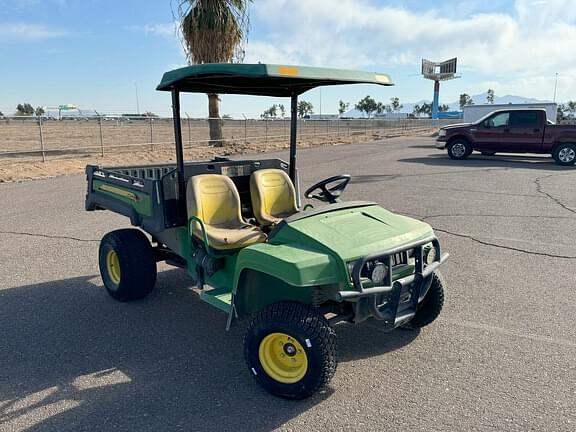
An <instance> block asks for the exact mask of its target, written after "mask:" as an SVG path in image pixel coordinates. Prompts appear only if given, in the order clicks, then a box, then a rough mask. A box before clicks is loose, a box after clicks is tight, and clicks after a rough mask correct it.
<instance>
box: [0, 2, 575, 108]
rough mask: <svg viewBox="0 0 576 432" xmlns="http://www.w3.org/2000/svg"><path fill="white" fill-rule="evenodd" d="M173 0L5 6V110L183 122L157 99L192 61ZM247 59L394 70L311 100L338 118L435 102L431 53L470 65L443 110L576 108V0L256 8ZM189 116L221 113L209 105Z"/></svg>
mask: <svg viewBox="0 0 576 432" xmlns="http://www.w3.org/2000/svg"><path fill="white" fill-rule="evenodd" d="M170 3H171V2H170V0H165V1H162V0H149V1H142V0H140V1H135V0H122V1H118V0H116V1H112V0H0V41H1V43H0V58H1V59H2V60H1V63H0V65H1V66H0V71H1V76H2V82H1V83H0V110H1V111H3V112H4V113H5V114H11V113H12V112H13V111H14V108H15V106H16V104H17V103H19V102H29V103H31V104H33V105H35V106H37V105H41V106H55V105H58V104H64V103H72V104H75V105H77V106H79V107H81V108H83V109H97V110H99V111H104V112H135V111H136V88H137V89H138V96H139V102H140V103H139V105H140V111H145V110H150V111H154V112H157V113H159V114H168V113H169V112H170V100H169V95H168V94H165V93H160V92H156V91H155V90H154V88H155V86H156V85H157V83H158V82H159V80H160V78H161V76H162V73H163V72H164V71H166V70H168V69H172V68H175V67H179V66H182V65H185V63H186V59H185V57H184V55H183V51H182V48H181V46H180V43H179V41H178V39H177V37H176V34H175V30H174V20H173V16H172V11H171V4H170ZM250 15H251V31H250V36H249V42H248V46H247V49H246V62H257V61H261V62H263V63H265V62H269V63H289V64H308V65H316V66H332V67H341V68H352V69H364V70H373V71H379V72H385V73H388V74H390V75H391V76H392V78H393V80H394V81H395V83H396V86H395V87H392V88H379V87H374V86H346V87H338V88H326V89H324V90H323V91H322V94H320V91H319V90H313V91H311V92H309V93H307V94H306V95H304V96H303V98H304V99H307V100H310V101H311V102H312V103H313V104H314V106H315V111H316V112H318V111H319V105H320V99H321V100H322V111H323V112H324V113H329V112H332V113H333V112H335V111H336V109H337V103H338V100H339V99H343V100H344V101H347V102H351V104H352V105H353V104H354V103H355V102H357V101H358V100H359V99H361V98H362V97H364V96H365V95H367V94H370V95H372V96H373V97H375V98H376V99H377V100H379V101H382V102H385V103H386V102H388V101H389V99H390V98H391V97H393V96H398V97H399V98H400V99H401V101H405V102H416V101H419V100H422V99H431V96H432V83H431V82H429V81H425V80H423V79H422V78H421V77H420V76H419V70H420V60H421V58H422V57H425V58H430V59H432V60H444V59H446V58H449V57H453V56H457V57H458V58H459V69H460V73H461V74H462V78H460V79H457V80H454V81H451V82H447V83H443V84H442V88H441V97H440V99H441V102H445V103H448V102H452V101H454V100H456V99H457V98H458V95H459V94H460V93H463V92H466V93H468V94H477V93H481V92H484V91H486V89H488V88H489V87H491V88H494V89H495V91H496V94H497V95H500V96H503V95H505V94H516V95H521V96H525V97H535V98H540V99H552V96H553V90H554V78H555V74H556V73H558V74H559V80H558V97H557V100H560V101H566V100H570V99H576V2H574V1H573V0H516V1H503V0H492V1H490V2H487V1H475V0H471V1H467V0H460V1H456V0H443V1H417V0H391V1H383V0H340V1H338V2H335V1H333V0H332V1H330V0H314V1H311V0H255V1H254V3H253V5H252V7H251V13H250ZM183 102H184V103H183V111H185V112H187V113H189V114H190V115H191V116H194V117H203V116H206V114H207V102H206V98H205V96H203V95H193V96H192V95H191V96H186V97H185V98H184V101H183ZM278 102H286V101H282V100H276V99H270V98H246V97H240V96H224V97H223V104H222V109H221V112H222V113H223V114H230V115H232V116H234V117H240V118H241V117H242V115H243V114H244V115H246V116H247V117H254V116H258V115H259V114H260V113H261V112H262V111H263V110H264V109H266V108H267V107H268V106H270V105H271V104H273V103H278Z"/></svg>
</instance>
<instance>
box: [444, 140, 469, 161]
mask: <svg viewBox="0 0 576 432" xmlns="http://www.w3.org/2000/svg"><path fill="white" fill-rule="evenodd" d="M446 150H447V151H448V157H449V158H450V159H454V160H463V159H466V158H468V156H470V155H471V154H472V146H471V145H470V143H469V142H468V141H466V140H463V139H457V140H454V141H452V142H450V143H448V146H447V147H446Z"/></svg>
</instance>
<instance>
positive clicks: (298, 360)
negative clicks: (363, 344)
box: [244, 302, 336, 399]
mask: <svg viewBox="0 0 576 432" xmlns="http://www.w3.org/2000/svg"><path fill="white" fill-rule="evenodd" d="M244 358H245V360H246V364H247V365H248V369H249V370H250V372H251V373H252V375H253V376H254V379H255V380H256V381H257V382H258V383H259V384H260V385H261V386H262V387H264V389H265V390H266V391H268V392H269V393H271V394H273V395H275V396H280V397H282V398H285V399H304V398H307V397H309V396H311V395H313V394H314V393H316V392H317V391H318V390H320V389H321V388H323V387H324V386H325V385H326V384H328V382H329V381H330V379H331V378H332V376H333V375H334V373H335V371H336V334H335V333H334V330H333V329H332V328H331V327H330V325H329V324H328V321H327V320H326V318H324V316H323V315H322V314H320V313H319V312H318V311H317V310H316V309H314V308H312V307H310V306H306V305H303V304H300V303H295V302H281V303H275V304H273V305H270V306H268V307H267V308H265V309H264V310H262V311H260V312H258V313H257V314H256V316H255V317H254V319H253V320H252V321H251V322H250V325H249V327H248V330H247V332H246V336H245V338H244Z"/></svg>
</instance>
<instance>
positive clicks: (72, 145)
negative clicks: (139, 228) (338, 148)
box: [0, 116, 457, 161]
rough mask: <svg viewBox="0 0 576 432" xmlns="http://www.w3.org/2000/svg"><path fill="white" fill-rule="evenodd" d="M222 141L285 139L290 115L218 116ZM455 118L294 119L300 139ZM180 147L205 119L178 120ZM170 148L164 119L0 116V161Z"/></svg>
mask: <svg viewBox="0 0 576 432" xmlns="http://www.w3.org/2000/svg"><path fill="white" fill-rule="evenodd" d="M219 121H220V122H221V124H222V145H223V146H224V147H226V146H227V145H230V144H243V145H249V144H258V143H262V144H265V145H268V144H275V143H287V142H288V137H289V133H290V119H262V120H255V119H245V120H232V119H219ZM455 122H457V121H455V120H431V119H350V120H347V119H337V120H332V119H331V120H316V119H314V120H311V119H299V120H298V140H299V141H300V142H301V143H306V142H318V140H324V139H326V140H329V139H332V140H334V139H338V138H344V137H354V139H358V140H363V139H365V138H370V137H372V138H375V139H376V138H383V137H386V136H394V135H408V134H418V133H425V132H429V131H430V132H431V131H433V130H434V129H437V128H439V127H441V126H444V125H446V124H451V123H455ZM182 135H183V141H184V147H185V148H194V147H208V146H209V144H210V143H213V141H211V140H210V138H209V126H208V119H191V118H188V119H186V118H185V119H182ZM173 146H174V135H173V119H172V118H169V117H163V118H159V117H106V116H102V117H95V116H91V117H77V116H74V117H64V118H62V119H60V120H58V119H54V118H47V117H33V116H32V117H0V160H7V159H8V160H9V159H16V158H34V159H41V160H42V161H46V160H47V158H48V157H52V158H56V157H57V158H63V157H75V156H78V155H82V154H99V155H101V156H104V155H105V154H110V153H119V152H134V151H139V152H142V151H155V150H161V149H168V148H170V149H171V148H172V147H173Z"/></svg>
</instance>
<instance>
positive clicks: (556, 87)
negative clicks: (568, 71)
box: [552, 72, 558, 102]
mask: <svg viewBox="0 0 576 432" xmlns="http://www.w3.org/2000/svg"><path fill="white" fill-rule="evenodd" d="M557 89H558V72H556V80H555V81H554V99H552V102H556V90H557Z"/></svg>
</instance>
